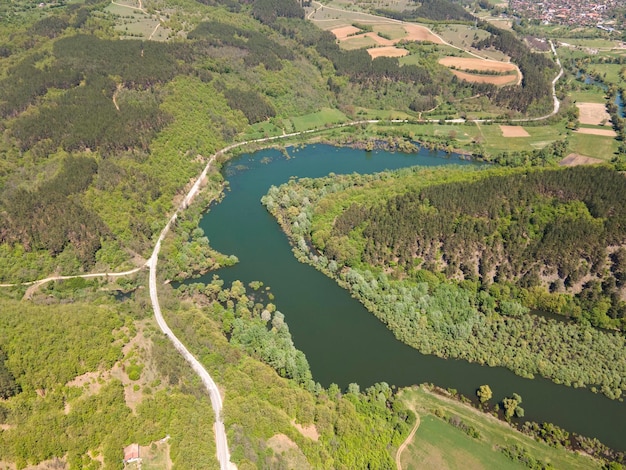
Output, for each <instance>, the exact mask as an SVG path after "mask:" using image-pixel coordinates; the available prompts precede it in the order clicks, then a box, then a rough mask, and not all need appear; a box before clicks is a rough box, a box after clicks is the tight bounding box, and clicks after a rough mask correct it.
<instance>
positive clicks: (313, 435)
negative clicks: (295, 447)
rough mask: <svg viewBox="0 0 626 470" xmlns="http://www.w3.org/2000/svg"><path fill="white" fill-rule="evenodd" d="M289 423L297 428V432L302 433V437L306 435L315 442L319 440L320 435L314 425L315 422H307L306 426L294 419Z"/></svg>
mask: <svg viewBox="0 0 626 470" xmlns="http://www.w3.org/2000/svg"><path fill="white" fill-rule="evenodd" d="M291 424H293V427H294V428H296V429H297V430H298V432H299V433H300V434H302V435H303V436H304V437H308V438H309V439H312V440H314V441H315V442H317V441H318V440H319V438H320V435H319V433H318V432H317V428H316V427H315V424H309V425H308V426H302V425H301V424H298V423H296V422H295V420H294V421H292V422H291Z"/></svg>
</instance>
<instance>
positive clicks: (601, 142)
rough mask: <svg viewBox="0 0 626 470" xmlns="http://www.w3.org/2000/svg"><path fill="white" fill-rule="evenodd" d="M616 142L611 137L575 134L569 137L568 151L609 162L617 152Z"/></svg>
mask: <svg viewBox="0 0 626 470" xmlns="http://www.w3.org/2000/svg"><path fill="white" fill-rule="evenodd" d="M617 148H618V142H617V141H616V140H615V139H614V138H613V137H605V136H600V135H588V134H576V133H573V134H572V135H571V136H570V137H569V151H570V152H572V153H579V154H581V155H586V156H588V157H595V158H600V159H601V160H606V161H609V160H611V158H613V156H614V154H615V153H616V152H617Z"/></svg>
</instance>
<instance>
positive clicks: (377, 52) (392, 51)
mask: <svg viewBox="0 0 626 470" xmlns="http://www.w3.org/2000/svg"><path fill="white" fill-rule="evenodd" d="M367 53H368V54H369V55H370V56H372V59H375V58H376V57H404V56H405V55H407V54H408V53H409V51H407V50H406V49H400V48H399V47H396V46H385V47H372V48H370V49H368V50H367Z"/></svg>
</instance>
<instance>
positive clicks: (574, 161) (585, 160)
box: [559, 153, 603, 166]
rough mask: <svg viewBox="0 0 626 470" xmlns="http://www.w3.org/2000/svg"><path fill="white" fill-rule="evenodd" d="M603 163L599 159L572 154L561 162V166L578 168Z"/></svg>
mask: <svg viewBox="0 0 626 470" xmlns="http://www.w3.org/2000/svg"><path fill="white" fill-rule="evenodd" d="M596 163H603V161H602V160H600V159H599V158H593V157H587V156H586V155H581V154H579V153H570V154H569V155H568V156H567V157H565V158H564V159H563V160H561V161H560V162H559V165H561V166H577V165H595V164H596Z"/></svg>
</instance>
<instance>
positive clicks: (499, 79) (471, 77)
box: [450, 70, 517, 85]
mask: <svg viewBox="0 0 626 470" xmlns="http://www.w3.org/2000/svg"><path fill="white" fill-rule="evenodd" d="M450 71H451V72H452V73H453V74H454V75H456V76H457V77H458V78H460V79H461V80H465V81H468V82H473V83H491V84H492V85H510V84H513V83H516V82H517V75H477V74H473V73H467V72H461V71H460V70H450Z"/></svg>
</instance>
